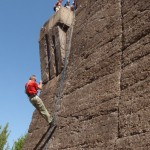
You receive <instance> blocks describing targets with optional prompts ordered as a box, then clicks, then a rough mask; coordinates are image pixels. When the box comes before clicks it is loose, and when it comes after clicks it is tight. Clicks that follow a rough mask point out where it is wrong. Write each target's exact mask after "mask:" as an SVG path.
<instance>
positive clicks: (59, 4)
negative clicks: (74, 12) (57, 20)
mask: <svg viewBox="0 0 150 150" xmlns="http://www.w3.org/2000/svg"><path fill="white" fill-rule="evenodd" d="M62 1H63V0H58V1H57V3H56V4H55V6H54V11H55V12H57V11H58V10H59V9H60V7H61V6H62V4H61V3H62Z"/></svg>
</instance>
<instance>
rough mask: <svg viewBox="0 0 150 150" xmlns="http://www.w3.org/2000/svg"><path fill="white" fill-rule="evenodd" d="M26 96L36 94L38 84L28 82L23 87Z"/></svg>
mask: <svg viewBox="0 0 150 150" xmlns="http://www.w3.org/2000/svg"><path fill="white" fill-rule="evenodd" d="M25 89H26V93H27V94H37V93H38V91H37V90H38V84H37V83H36V82H35V81H32V80H29V81H28V82H27V83H26V85H25Z"/></svg>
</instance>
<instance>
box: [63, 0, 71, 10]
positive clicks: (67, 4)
mask: <svg viewBox="0 0 150 150" xmlns="http://www.w3.org/2000/svg"><path fill="white" fill-rule="evenodd" d="M64 7H66V8H68V9H69V10H70V8H71V6H70V1H69V0H68V1H67V2H66V4H65V5H64Z"/></svg>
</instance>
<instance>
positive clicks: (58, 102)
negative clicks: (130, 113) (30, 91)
mask: <svg viewBox="0 0 150 150" xmlns="http://www.w3.org/2000/svg"><path fill="white" fill-rule="evenodd" d="M74 20H75V12H74V13H73V23H72V25H71V27H70V35H69V41H68V47H67V49H66V53H65V62H64V69H63V70H62V73H61V77H60V80H59V83H58V84H59V86H58V88H57V91H56V96H55V98H54V102H55V103H54V105H55V106H54V113H53V118H54V126H56V125H57V121H58V120H57V119H58V118H57V117H58V111H59V110H60V105H61V100H62V97H63V89H64V80H65V75H66V70H67V65H68V58H69V55H70V50H71V40H72V35H73V27H74ZM52 132H53V131H52V130H50V131H49V132H48V134H49V135H51V133H52ZM49 144H50V140H49V141H48V142H47V143H46V144H45V146H44V148H43V150H48V147H49Z"/></svg>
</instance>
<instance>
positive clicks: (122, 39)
mask: <svg viewBox="0 0 150 150" xmlns="http://www.w3.org/2000/svg"><path fill="white" fill-rule="evenodd" d="M122 6H123V4H122V0H120V15H121V16H120V17H121V18H120V19H121V55H120V81H119V86H120V97H119V102H118V138H121V134H120V122H119V117H120V109H119V104H120V101H121V89H122V88H121V82H122V70H123V49H124V34H123V31H124V25H123V12H122Z"/></svg>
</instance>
